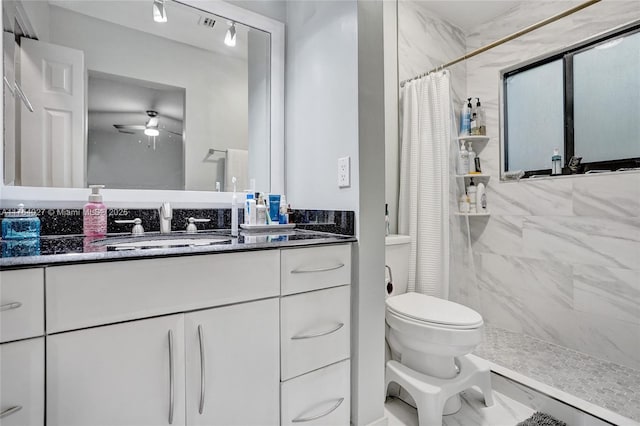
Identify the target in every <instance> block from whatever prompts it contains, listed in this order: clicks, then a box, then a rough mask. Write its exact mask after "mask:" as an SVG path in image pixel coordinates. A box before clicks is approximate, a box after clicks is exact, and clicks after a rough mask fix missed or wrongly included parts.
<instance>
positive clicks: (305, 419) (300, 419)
mask: <svg viewBox="0 0 640 426" xmlns="http://www.w3.org/2000/svg"><path fill="white" fill-rule="evenodd" d="M343 401H344V398H340V399H338V400H337V401H336V403H335V405H334V406H333V407H331V408H329V409H328V410H327V411H325V412H324V413H321V414H318V415H316V416H311V417H296V418H295V419H293V420H291V422H292V423H304V422H311V421H314V420H318V419H321V418H323V417H325V416H328V415H329V414H331V413H333V412H334V411H336V410H337V409H338V407H339V406H340V405H341V404H342V402H343Z"/></svg>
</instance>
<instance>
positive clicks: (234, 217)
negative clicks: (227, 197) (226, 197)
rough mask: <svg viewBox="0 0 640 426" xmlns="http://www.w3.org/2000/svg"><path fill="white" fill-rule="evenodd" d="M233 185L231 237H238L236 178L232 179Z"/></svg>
mask: <svg viewBox="0 0 640 426" xmlns="http://www.w3.org/2000/svg"><path fill="white" fill-rule="evenodd" d="M231 182H232V183H233V195H232V196H231V235H232V236H234V237H237V236H238V195H237V194H236V182H237V179H236V177H235V176H234V177H233V178H231Z"/></svg>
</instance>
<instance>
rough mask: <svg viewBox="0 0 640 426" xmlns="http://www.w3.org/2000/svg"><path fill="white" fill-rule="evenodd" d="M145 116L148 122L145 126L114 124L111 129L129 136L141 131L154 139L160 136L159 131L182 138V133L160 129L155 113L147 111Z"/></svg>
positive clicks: (156, 113)
mask: <svg viewBox="0 0 640 426" xmlns="http://www.w3.org/2000/svg"><path fill="white" fill-rule="evenodd" d="M147 115H148V116H149V120H148V121H147V122H146V123H145V124H114V125H113V127H115V128H116V129H117V130H118V131H119V132H120V133H127V134H130V135H133V134H135V131H136V130H142V131H144V134H145V135H147V136H154V137H155V136H158V135H160V131H163V132H167V133H171V134H173V135H178V136H180V137H182V133H177V132H172V131H171V130H167V129H165V128H160V126H159V124H160V120H159V118H158V112H157V111H153V110H148V111H147Z"/></svg>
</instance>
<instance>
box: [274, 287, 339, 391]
mask: <svg viewBox="0 0 640 426" xmlns="http://www.w3.org/2000/svg"><path fill="white" fill-rule="evenodd" d="M350 291H351V287H350V286H341V287H334V288H329V289H325V290H318V291H312V292H307V293H302V294H296V295H294V296H287V297H283V298H282V299H281V302H280V303H281V305H280V306H281V309H280V315H281V318H282V321H281V322H280V329H281V332H280V336H281V337H280V339H281V340H280V353H281V356H280V363H281V368H280V371H281V372H282V373H281V374H282V376H281V377H282V380H287V379H290V378H292V377H295V376H299V375H300V374H304V373H306V372H308V371H311V370H315V369H318V368H320V367H324V366H325V365H329V364H331V363H334V362H337V361H341V360H343V359H346V358H349V351H350V343H349V342H350V339H349V337H350V317H351V316H350V309H349V308H350V296H351V294H350Z"/></svg>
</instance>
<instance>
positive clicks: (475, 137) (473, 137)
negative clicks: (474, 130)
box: [457, 135, 491, 142]
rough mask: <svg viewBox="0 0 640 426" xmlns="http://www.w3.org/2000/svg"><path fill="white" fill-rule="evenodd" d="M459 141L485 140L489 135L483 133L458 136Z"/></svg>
mask: <svg viewBox="0 0 640 426" xmlns="http://www.w3.org/2000/svg"><path fill="white" fill-rule="evenodd" d="M457 139H458V140H459V141H471V142H487V141H488V140H489V139H491V138H490V137H489V136H486V135H483V136H480V135H469V136H458V138H457Z"/></svg>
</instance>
